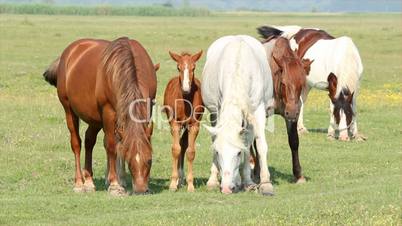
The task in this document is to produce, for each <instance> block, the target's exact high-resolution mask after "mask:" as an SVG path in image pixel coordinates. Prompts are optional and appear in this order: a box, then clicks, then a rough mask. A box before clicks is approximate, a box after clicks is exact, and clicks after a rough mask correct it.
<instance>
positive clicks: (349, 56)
mask: <svg viewBox="0 0 402 226" xmlns="http://www.w3.org/2000/svg"><path fill="white" fill-rule="evenodd" d="M275 28H277V29H278V30H281V31H282V34H281V35H282V36H283V37H286V38H288V39H289V40H290V43H291V47H292V49H293V50H297V49H301V48H306V51H305V53H304V55H303V58H304V59H310V60H312V61H314V62H313V63H312V64H311V69H310V73H309V75H308V76H307V87H306V89H305V92H304V93H303V95H302V102H303V103H304V102H305V101H306V100H307V95H308V93H309V91H310V89H311V88H317V89H319V90H328V91H329V96H330V109H331V116H330V125H329V128H328V137H330V138H334V137H336V135H335V132H339V139H340V140H349V136H351V137H352V138H359V139H360V138H363V137H358V131H357V118H356V113H357V111H356V98H357V94H358V89H359V84H360V80H361V77H362V73H363V65H362V61H361V58H360V55H359V51H358V50H357V47H356V46H355V44H354V43H353V41H352V39H351V38H349V37H347V36H342V37H339V38H333V37H331V38H325V39H323V38H319V37H318V36H316V37H315V38H316V39H317V40H314V41H315V43H314V44H313V45H312V46H307V47H306V46H302V45H304V43H303V41H302V38H305V39H307V38H308V37H307V36H308V34H307V32H305V33H304V34H303V33H302V32H303V30H304V31H306V30H310V31H312V32H313V33H314V30H315V31H316V32H317V33H319V32H321V34H324V36H325V35H328V36H326V37H330V35H329V34H328V33H326V32H325V31H322V30H319V29H317V28H310V29H303V28H301V27H298V26H276V27H275ZM310 34H311V33H310ZM311 37H313V36H311ZM304 41H305V43H306V42H308V41H306V40H304ZM310 41H311V40H310ZM303 108H304V106H303V105H302V107H301V109H300V116H299V121H298V130H299V131H300V132H304V131H307V129H306V128H305V126H304V123H303ZM363 139H364V138H363Z"/></svg>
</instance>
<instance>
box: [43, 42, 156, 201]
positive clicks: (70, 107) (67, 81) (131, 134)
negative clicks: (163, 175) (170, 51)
mask: <svg viewBox="0 0 402 226" xmlns="http://www.w3.org/2000/svg"><path fill="white" fill-rule="evenodd" d="M43 75H44V77H45V79H46V81H48V82H49V83H50V84H52V85H54V86H55V87H57V94H58V97H59V100H60V102H61V104H62V105H63V108H64V110H65V113H66V121H67V127H68V129H69V131H70V135H71V140H70V142H71V148H72V150H73V152H74V156H75V185H74V191H76V192H86V191H95V185H94V183H93V178H92V177H93V172H92V150H93V147H94V145H95V143H96V136H97V134H98V132H99V131H100V130H101V129H103V131H104V133H105V138H104V146H105V149H106V153H107V163H108V169H109V173H108V176H107V180H108V182H109V188H108V191H109V193H110V194H112V195H122V194H125V191H124V188H123V187H121V186H120V184H119V183H118V175H117V174H116V156H117V154H118V153H117V150H119V154H121V155H122V157H124V158H125V159H126V160H127V162H128V164H129V168H130V171H131V175H132V182H133V191H134V192H135V193H146V192H147V191H148V180H149V174H150V169H151V164H152V147H151V143H150V134H151V132H152V131H151V129H150V128H148V122H149V120H148V117H149V115H150V112H148V110H149V111H150V109H151V108H147V103H146V101H145V100H151V99H154V98H155V94H156V74H155V69H154V66H153V64H152V61H151V59H150V57H149V55H148V53H147V52H146V50H145V49H144V47H142V45H141V44H140V43H138V42H137V41H135V40H130V39H128V38H126V37H122V38H119V39H116V40H114V41H112V42H110V41H106V40H95V39H81V40H78V41H75V42H73V43H71V44H70V45H69V46H68V47H67V48H66V49H65V50H64V51H63V53H62V54H61V56H60V57H59V58H58V59H57V60H56V61H55V62H54V63H53V64H51V65H50V67H49V69H47V71H46V72H45V73H44V74H43ZM80 119H81V120H83V121H85V122H86V123H87V124H88V129H87V130H86V132H85V166H84V170H83V172H81V164H80V152H81V138H80V135H79V120H80ZM116 132H117V133H116Z"/></svg>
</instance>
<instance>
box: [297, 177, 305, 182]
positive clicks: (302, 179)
mask: <svg viewBox="0 0 402 226" xmlns="http://www.w3.org/2000/svg"><path fill="white" fill-rule="evenodd" d="M304 183H306V179H305V178H304V177H303V176H301V177H300V178H299V179H296V184H304Z"/></svg>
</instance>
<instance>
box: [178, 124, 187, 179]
mask: <svg viewBox="0 0 402 226" xmlns="http://www.w3.org/2000/svg"><path fill="white" fill-rule="evenodd" d="M188 133H189V131H188V129H187V128H186V129H184V131H183V134H182V135H181V138H180V157H179V165H178V168H179V182H178V183H179V185H180V186H181V185H184V178H185V175H184V157H185V155H186V151H187V148H188Z"/></svg>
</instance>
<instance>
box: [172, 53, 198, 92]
mask: <svg viewBox="0 0 402 226" xmlns="http://www.w3.org/2000/svg"><path fill="white" fill-rule="evenodd" d="M169 55H170V57H171V58H172V59H173V60H174V61H176V62H177V70H178V71H179V77H180V85H181V88H182V91H183V93H184V94H189V93H190V92H191V87H192V84H193V80H194V70H195V63H196V62H197V61H198V60H199V59H200V57H201V55H202V50H201V51H200V52H198V53H196V54H194V55H191V54H189V53H182V54H181V55H179V54H177V53H173V52H171V51H169Z"/></svg>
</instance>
